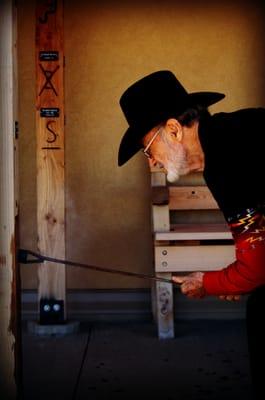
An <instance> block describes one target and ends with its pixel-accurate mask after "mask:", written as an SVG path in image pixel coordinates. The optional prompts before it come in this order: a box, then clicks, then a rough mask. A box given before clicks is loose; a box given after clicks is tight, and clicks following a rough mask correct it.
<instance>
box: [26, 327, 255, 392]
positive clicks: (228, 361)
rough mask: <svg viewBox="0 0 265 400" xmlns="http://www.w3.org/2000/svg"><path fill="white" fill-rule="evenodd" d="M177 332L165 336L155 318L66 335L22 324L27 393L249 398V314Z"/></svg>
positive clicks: (83, 329) (178, 329) (84, 329)
mask: <svg viewBox="0 0 265 400" xmlns="http://www.w3.org/2000/svg"><path fill="white" fill-rule="evenodd" d="M175 331H176V337H175V338H174V339H171V340H159V339H158V338H157V333H156V327H155V325H154V324H153V323H151V322H150V323H149V322H146V323H143V322H140V323H132V322H130V323H125V322H124V323H113V324H110V323H95V324H93V325H92V324H89V325H88V324H82V325H81V329H80V332H79V333H76V334H72V335H70V336H61V337H59V336H52V337H38V336H34V335H31V334H29V333H28V332H27V331H26V329H24V332H23V363H24V368H23V373H24V398H25V400H33V399H34V400H44V399H49V400H55V399H56V400H77V399H78V400H81V399H82V400H84V399H87V400H103V399H104V400H112V399H115V400H116V399H117V400H120V399H123V400H125V399H126V400H127V399H137V398H140V399H142V398H143V396H145V398H147V399H149V398H150V399H151V398H152V399H157V398H161V397H162V398H163V400H174V399H176V400H193V399H194V400H206V399H207V400H224V399H225V400H230V399H231V400H232V399H233V400H235V399H240V400H251V386H250V376H249V364H248V353H247V341H246V329H245V321H244V320H235V321H227V320H226V321H220V320H193V321H191V320H190V321H187V320H185V321H178V322H177V323H176V330H175ZM85 350H87V352H86V358H85V361H84V364H83V369H82V373H81V375H80V380H79V383H78V387H76V389H77V390H76V392H75V394H74V388H75V385H76V383H77V378H78V372H79V371H80V365H81V363H82V357H83V355H84V352H85ZM73 394H74V395H73Z"/></svg>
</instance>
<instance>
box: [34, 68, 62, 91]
mask: <svg viewBox="0 0 265 400" xmlns="http://www.w3.org/2000/svg"><path fill="white" fill-rule="evenodd" d="M39 67H40V69H41V71H42V73H43V74H44V76H45V78H46V81H45V83H44V85H43V86H42V88H41V90H40V92H39V96H40V95H41V94H42V93H43V91H44V90H52V91H53V93H54V94H55V96H58V93H57V92H56V89H55V87H54V86H53V83H52V77H53V75H54V74H55V72H56V71H58V69H59V68H60V65H57V66H56V67H55V69H54V70H52V71H50V70H48V69H44V68H43V66H42V65H41V64H39Z"/></svg>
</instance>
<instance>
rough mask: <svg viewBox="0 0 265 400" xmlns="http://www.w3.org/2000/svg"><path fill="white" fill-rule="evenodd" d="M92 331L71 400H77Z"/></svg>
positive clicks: (88, 336) (89, 334) (89, 332)
mask: <svg viewBox="0 0 265 400" xmlns="http://www.w3.org/2000/svg"><path fill="white" fill-rule="evenodd" d="M91 331H92V329H91V328H90V329H89V331H88V335H87V341H86V345H85V348H84V351H83V357H82V361H81V365H80V367H79V371H78V374H77V378H76V382H75V386H74V390H73V394H72V398H71V400H75V399H76V395H77V391H78V386H79V382H80V379H81V376H82V372H83V367H84V364H85V361H86V356H87V351H88V345H89V343H90V338H91Z"/></svg>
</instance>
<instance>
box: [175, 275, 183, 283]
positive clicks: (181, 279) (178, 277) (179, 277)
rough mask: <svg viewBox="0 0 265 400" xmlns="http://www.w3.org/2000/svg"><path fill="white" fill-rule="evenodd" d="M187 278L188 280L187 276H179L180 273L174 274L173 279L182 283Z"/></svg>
mask: <svg viewBox="0 0 265 400" xmlns="http://www.w3.org/2000/svg"><path fill="white" fill-rule="evenodd" d="M185 280H186V278H185V276H179V275H175V276H172V281H173V282H176V283H180V284H181V283H183V282H185Z"/></svg>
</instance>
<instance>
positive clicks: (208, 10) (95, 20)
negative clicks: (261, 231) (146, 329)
mask: <svg viewBox="0 0 265 400" xmlns="http://www.w3.org/2000/svg"><path fill="white" fill-rule="evenodd" d="M25 3H27V4H25ZM86 3H87V4H86ZM182 3H185V4H184V5H183V4H182ZM264 28H265V22H264V11H263V9H262V8H261V6H259V2H253V1H252V2H246V5H244V3H243V2H239V1H238V2H235V1H229V2H226V3H225V4H224V2H221V1H220V2H199V1H196V2H194V3H193V4H192V2H189V1H186V2H177V1H175V2H174V1H171V2H170V1H166V0H164V1H163V2H161V1H144V0H143V1H127V2H126V1H121V0H120V1H118V0H117V1H113V2H112V1H110V0H108V1H96V0H94V1H87V2H85V1H78V0H75V1H74V2H73V1H70V0H65V55H66V67H65V89H66V90H65V93H66V117H67V120H66V121H67V124H66V248H67V257H68V258H70V259H75V260H78V261H81V262H88V263H95V264H98V265H104V266H109V267H116V266H117V267H121V268H124V269H127V270H134V271H137V272H143V273H149V272H152V238H151V233H150V229H151V227H150V210H149V194H150V191H149V179H150V178H149V172H148V169H147V165H146V163H145V160H144V159H143V157H142V155H141V154H139V155H137V156H136V157H135V158H134V159H132V160H131V161H130V162H128V164H126V165H125V166H124V167H122V168H118V167H117V150H118V146H119V142H120V139H121V136H122V135H123V132H124V131H125V130H126V127H127V125H126V122H125V119H124V117H123V115H122V113H121V111H120V108H119V104H118V101H119V98H120V95H121V94H122V92H123V91H124V90H125V89H126V88H127V87H128V86H129V85H130V84H131V83H133V82H134V81H135V80H137V79H139V78H141V77H142V76H144V75H145V74H148V73H150V72H153V71H155V70H159V69H170V70H172V71H173V72H174V73H175V74H176V75H177V77H178V78H179V80H180V81H181V82H182V83H183V85H184V86H185V87H186V88H187V90H188V91H200V90H216V91H221V92H224V93H226V95H227V97H226V99H225V100H223V101H222V102H220V103H219V104H218V105H216V106H214V107H212V109H211V111H213V112H216V111H220V110H223V111H229V110H231V111H232V110H234V109H236V108H241V107H255V106H264V105H265V90H264V89H265V79H264V64H265V60H264V54H265V51H264V30H265V29H264ZM34 73H35V69H34V8H33V6H32V5H31V4H29V2H24V1H22V0H20V1H19V89H20V124H21V139H20V142H21V143H20V177H21V179H20V182H21V190H20V192H21V193H20V194H21V202H20V215H21V217H20V218H21V246H23V247H28V248H32V249H35V248H36V182H35V175H36V168H35V131H34ZM22 278H23V287H24V288H34V287H36V284H37V280H36V267H35V266H23V268H22ZM148 285H149V284H148V283H147V282H146V281H139V280H138V279H131V278H125V277H120V276H113V275H109V274H99V273H90V272H88V271H80V270H78V269H76V270H72V269H71V270H70V269H68V273H67V286H68V287H69V288H128V287H129V288H136V287H147V286H148Z"/></svg>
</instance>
